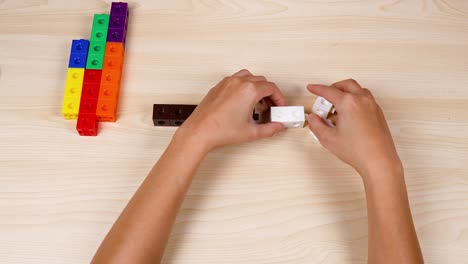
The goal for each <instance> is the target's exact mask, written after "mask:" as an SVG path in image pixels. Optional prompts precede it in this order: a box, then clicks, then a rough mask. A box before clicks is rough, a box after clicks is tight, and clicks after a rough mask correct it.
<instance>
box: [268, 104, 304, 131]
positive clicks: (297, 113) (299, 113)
mask: <svg viewBox="0 0 468 264" xmlns="http://www.w3.org/2000/svg"><path fill="white" fill-rule="evenodd" d="M270 110H271V122H279V123H281V124H283V125H284V126H285V127H287V128H294V127H304V122H305V112H304V107H303V106H272V107H271V109H270Z"/></svg>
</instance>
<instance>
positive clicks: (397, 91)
mask: <svg viewBox="0 0 468 264" xmlns="http://www.w3.org/2000/svg"><path fill="white" fill-rule="evenodd" d="M130 5H131V12H132V13H131V21H130V26H129V28H130V29H129V36H128V46H127V50H126V62H125V67H124V71H125V73H124V80H123V86H122V87H123V88H122V93H121V104H120V106H119V120H118V122H117V123H115V124H102V125H101V131H100V134H99V136H98V137H96V138H85V137H79V136H78V135H77V133H76V132H75V128H74V126H75V122H69V121H65V120H64V119H63V118H62V117H61V114H60V112H61V99H62V92H63V85H64V82H65V75H66V68H67V59H68V53H69V43H70V40H71V39H72V38H87V37H88V35H89V33H90V27H91V23H92V15H93V14H94V13H106V12H108V10H109V6H110V1H58V0H54V1H46V0H21V1H20V0H0V262H1V263H49V264H52V263H86V262H89V260H90V259H91V257H92V255H93V254H94V251H95V249H96V248H97V246H98V245H99V243H100V242H101V240H102V239H103V237H104V235H105V234H106V232H107V231H108V229H109V228H110V226H111V225H112V223H113V222H114V221H115V219H116V217H117V216H118V215H119V213H120V212H121V210H122V209H123V207H124V206H125V204H126V203H127V201H128V199H129V198H130V197H131V195H132V194H133V192H134V191H135V189H136V188H137V186H138V185H139V184H140V182H141V181H142V179H143V178H144V176H145V175H146V173H147V172H148V171H149V169H150V168H151V166H152V164H153V163H154V162H155V161H156V160H157V159H158V157H159V156H160V155H161V153H162V151H163V150H164V148H165V146H166V145H167V143H168V141H169V140H170V138H171V136H172V134H173V132H174V129H172V128H155V127H153V125H152V122H151V110H152V109H151V108H152V104H153V103H198V102H199V101H200V100H201V98H202V97H203V95H204V94H205V93H206V92H207V91H208V90H209V89H210V88H211V87H212V86H213V85H214V84H216V82H217V81H218V80H219V79H221V78H222V77H224V76H225V75H228V74H231V73H233V72H234V71H236V70H238V69H240V68H248V69H250V70H251V71H252V72H254V73H256V74H261V75H265V76H267V77H269V78H270V79H271V80H273V81H275V82H276V83H277V84H278V85H279V86H280V88H281V89H282V91H283V92H284V93H285V94H286V95H287V96H288V97H289V100H290V102H291V103H297V104H302V105H305V106H307V107H309V106H310V105H311V104H312V99H313V97H312V96H310V95H308V94H307V92H306V91H305V89H304V87H305V85H306V84H307V83H310V82H314V83H325V84H329V83H332V82H334V81H337V80H341V79H345V78H349V77H353V78H355V79H357V80H359V81H360V82H361V83H362V84H363V85H364V86H366V87H369V88H370V89H371V90H372V91H373V93H374V94H375V95H376V97H377V98H378V101H379V102H380V103H381V105H382V107H383V109H384V111H385V113H386V116H387V118H388V121H389V124H390V127H391V130H392V132H393V135H394V137H395V141H396V144H397V147H398V151H399V153H400V155H401V157H402V160H403V162H404V164H405V167H406V177H407V183H408V190H409V196H410V200H411V207H412V210H413V213H414V219H415V224H416V228H417V232H418V235H419V238H420V242H421V246H422V249H423V252H424V255H425V259H426V262H427V263H467V259H468V251H467V249H468V138H467V137H468V3H467V1H464V0H400V1H398V0H381V1H377V0H373V1H364V0H362V1H359V0H356V1H325V0H315V1H313V0H310V1H305V0H297V1H292V0H283V1H263V0H223V1H216V0H204V1H202V0H177V1H151V0H144V1H143V0H142V1H131V2H130ZM366 256H367V218H366V206H365V195H364V193H363V187H362V184H361V182H360V179H359V176H358V175H356V173H354V172H353V171H352V170H351V169H350V168H348V167H347V166H346V165H344V164H342V163H341V162H340V161H338V160H337V159H335V158H334V157H333V156H332V155H331V154H329V153H327V151H325V150H324V149H323V148H322V147H320V146H319V145H318V144H317V143H316V142H315V141H314V140H313V139H312V138H311V137H310V136H309V134H308V132H307V130H306V129H297V130H289V131H287V132H286V133H283V134H282V135H280V136H278V137H275V138H272V139H268V140H263V141H259V142H255V143H252V144H248V145H247V144H246V145H240V146H234V147H228V148H224V149H220V150H218V151H216V152H214V153H211V154H210V155H209V156H208V157H207V159H206V160H205V161H204V162H203V164H202V166H201V168H200V169H199V171H198V173H197V176H196V178H195V180H194V182H193V185H192V188H191V189H190V192H189V194H188V196H187V199H186V202H185V203H184V205H183V208H182V210H181V212H180V214H179V217H178V218H177V223H176V225H175V229H174V230H173V234H172V236H171V240H170V244H169V246H168V250H167V254H166V256H165V259H164V262H165V263H236V264H237V263H365V262H366Z"/></svg>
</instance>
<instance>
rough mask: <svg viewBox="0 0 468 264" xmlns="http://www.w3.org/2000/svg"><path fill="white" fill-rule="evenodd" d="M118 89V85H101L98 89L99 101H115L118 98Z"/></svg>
mask: <svg viewBox="0 0 468 264" xmlns="http://www.w3.org/2000/svg"><path fill="white" fill-rule="evenodd" d="M119 92H120V87H119V86H118V85H101V87H100V89H99V101H101V100H117V99H118V97H119Z"/></svg>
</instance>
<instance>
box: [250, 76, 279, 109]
mask: <svg viewBox="0 0 468 264" xmlns="http://www.w3.org/2000/svg"><path fill="white" fill-rule="evenodd" d="M256 87H257V97H256V98H255V99H256V102H258V101H260V100H261V99H263V98H265V97H269V98H270V99H271V101H273V104H274V105H276V106H285V105H286V99H285V98H284V95H283V94H282V93H281V91H280V89H279V88H278V86H276V84H275V83H272V82H266V81H263V82H257V83H256Z"/></svg>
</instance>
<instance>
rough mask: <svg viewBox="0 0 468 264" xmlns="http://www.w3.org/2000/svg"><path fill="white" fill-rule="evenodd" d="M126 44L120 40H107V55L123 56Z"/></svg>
mask: <svg viewBox="0 0 468 264" xmlns="http://www.w3.org/2000/svg"><path fill="white" fill-rule="evenodd" d="M123 55H124V46H123V43H120V42H107V43H106V56H112V57H114V56H118V57H123Z"/></svg>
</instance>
